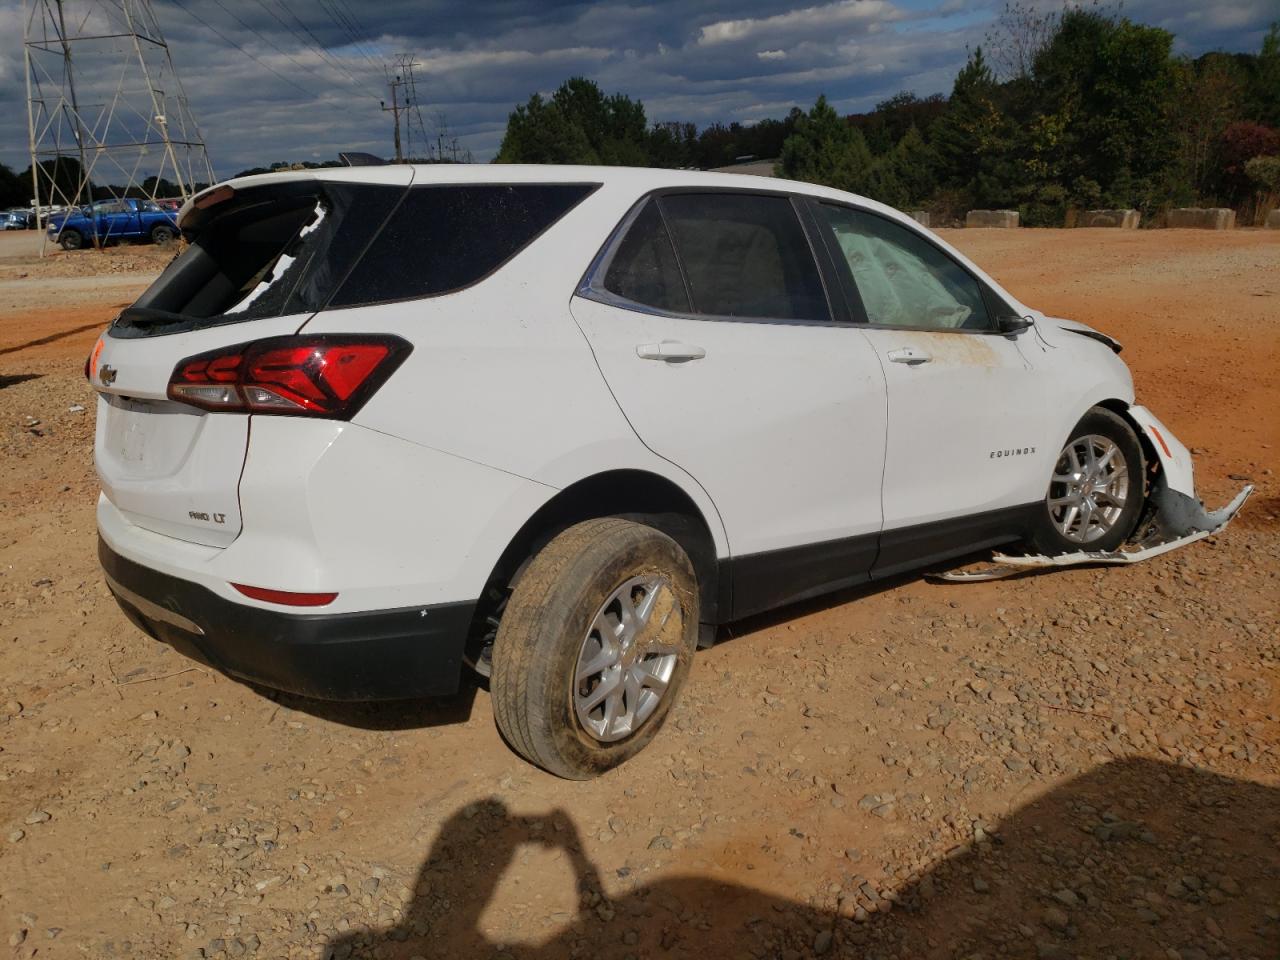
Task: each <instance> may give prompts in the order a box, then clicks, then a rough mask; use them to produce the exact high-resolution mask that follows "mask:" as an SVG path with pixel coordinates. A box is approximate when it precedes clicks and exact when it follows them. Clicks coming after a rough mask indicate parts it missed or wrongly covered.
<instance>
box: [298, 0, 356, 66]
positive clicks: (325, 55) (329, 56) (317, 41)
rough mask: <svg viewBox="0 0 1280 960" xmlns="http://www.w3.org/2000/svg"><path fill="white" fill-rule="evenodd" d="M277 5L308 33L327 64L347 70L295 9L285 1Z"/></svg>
mask: <svg viewBox="0 0 1280 960" xmlns="http://www.w3.org/2000/svg"><path fill="white" fill-rule="evenodd" d="M276 3H278V4H279V5H280V8H281V9H282V10H284V12H285V13H287V14H288V15H289V18H290V19H291V20H293V22H294V23H296V24H297V25H298V26H299V27H301V28H302V30H303V31H304V32H305V33H306V35H307V36H309V37H310V38H311V39H312V41H313V42H314V44H315V48H316V50H317V51H318V52H319V53H320V56H321V57H322V58H324V59H325V61H326V62H328V63H330V64H333V65H336V66H337V67H338V69H340V70H345V69H346V67H344V66H343V65H342V64H341V62H340V61H338V60H337V59H335V58H334V56H333V55H332V54H330V53H328V52H327V51H326V50H325V46H324V43H323V41H321V39H320V38H319V37H317V36H316V35H315V32H314V31H313V30H312V29H311V28H310V27H309V26H307V25H306V23H304V22H303V21H302V20H301V19H299V18H298V15H297V14H296V13H294V12H293V9H292V8H291V7H290V6H289V5H288V4H287V3H285V0H276ZM374 66H375V67H376V66H377V64H374ZM348 72H350V71H348Z"/></svg>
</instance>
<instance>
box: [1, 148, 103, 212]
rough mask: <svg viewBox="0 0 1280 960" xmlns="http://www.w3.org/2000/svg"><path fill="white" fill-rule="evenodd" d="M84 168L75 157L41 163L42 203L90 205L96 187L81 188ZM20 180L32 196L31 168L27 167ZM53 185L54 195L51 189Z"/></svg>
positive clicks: (54, 158) (55, 158) (86, 186)
mask: <svg viewBox="0 0 1280 960" xmlns="http://www.w3.org/2000/svg"><path fill="white" fill-rule="evenodd" d="M83 176H84V174H83V168H82V167H81V166H80V161H79V160H77V159H76V158H75V157H53V158H52V159H49V160H41V161H40V202H41V203H42V204H50V203H52V204H70V203H89V202H90V201H91V200H92V199H93V196H94V194H93V191H94V185H93V184H92V183H87V184H84V185H83V189H82V187H81V180H82V178H83ZM19 179H20V180H21V181H22V182H23V183H25V184H28V187H27V190H28V197H29V196H30V192H29V191H30V186H29V185H30V183H31V168H30V167H27V169H26V170H24V171H23V172H22V173H21V174H20V175H19ZM51 184H52V191H53V192H52V194H51V193H50V188H51Z"/></svg>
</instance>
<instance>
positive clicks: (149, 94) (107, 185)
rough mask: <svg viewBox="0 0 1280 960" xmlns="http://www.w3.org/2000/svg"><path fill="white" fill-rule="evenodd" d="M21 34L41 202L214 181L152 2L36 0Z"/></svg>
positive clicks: (181, 188)
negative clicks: (152, 7)
mask: <svg viewBox="0 0 1280 960" xmlns="http://www.w3.org/2000/svg"><path fill="white" fill-rule="evenodd" d="M23 42H24V53H25V59H26V69H27V134H28V141H29V145H30V151H31V176H32V189H33V191H34V197H35V202H36V205H37V207H41V208H43V207H48V206H72V205H76V204H83V203H88V202H90V201H92V200H95V199H102V198H104V196H105V197H122V196H126V195H127V196H133V197H145V198H148V199H152V200H155V199H159V198H164V197H177V198H180V199H183V200H185V199H187V198H188V197H190V196H191V194H192V193H193V192H194V191H195V189H196V188H197V187H198V186H200V185H202V184H208V183H212V182H213V181H214V176H213V168H212V167H211V166H210V164H209V155H208V151H207V150H206V149H205V145H204V140H203V139H202V137H201V136H200V130H199V128H197V126H196V123H195V119H194V117H192V115H191V109H190V107H189V106H188V105H187V97H186V93H185V92H184V91H183V89H182V83H181V81H180V80H179V79H178V73H177V70H176V69H175V68H174V65H173V57H172V56H171V55H170V52H169V47H168V45H167V44H166V43H165V40H164V36H163V34H162V33H161V31H160V25H159V23H157V21H156V16H155V12H154V11H153V10H152V9H151V3H150V0H65V2H64V0H28V2H27V4H26V26H25V29H24V33H23Z"/></svg>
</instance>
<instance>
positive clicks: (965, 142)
mask: <svg viewBox="0 0 1280 960" xmlns="http://www.w3.org/2000/svg"><path fill="white" fill-rule="evenodd" d="M1001 99H1002V98H1001V91H1000V87H999V85H998V84H997V83H996V81H995V77H994V76H993V75H992V73H991V68H990V67H989V66H988V65H987V62H986V59H985V58H984V57H983V54H982V48H981V47H978V48H976V49H975V50H974V51H973V53H972V54H970V56H969V60H968V62H967V63H966V64H965V65H964V67H962V68H961V70H960V72H959V73H958V74H957V75H956V80H955V84H954V85H953V86H952V89H951V98H950V100H948V101H947V109H946V112H944V113H943V114H942V116H941V117H939V118H938V122H937V123H936V124H935V125H934V127H933V138H932V146H933V148H934V150H935V151H936V152H937V157H938V161H937V163H938V166H937V169H938V178H939V181H940V184H941V185H942V186H945V187H950V188H952V189H953V190H956V191H958V192H959V193H960V195H961V196H962V198H965V199H967V200H968V202H969V203H971V204H974V205H977V206H999V205H1003V204H1004V203H1007V202H1008V200H1009V195H1010V192H1011V184H1010V181H1011V180H1013V179H1014V177H1013V175H1012V174H1013V150H1014V136H1015V132H1016V127H1015V125H1014V123H1013V121H1012V120H1011V119H1010V118H1009V117H1008V116H1006V115H1005V112H1004V110H1003V107H1002V104H1001Z"/></svg>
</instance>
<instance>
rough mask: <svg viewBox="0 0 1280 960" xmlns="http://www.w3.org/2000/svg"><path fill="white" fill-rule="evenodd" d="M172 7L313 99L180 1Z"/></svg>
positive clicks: (313, 94)
mask: <svg viewBox="0 0 1280 960" xmlns="http://www.w3.org/2000/svg"><path fill="white" fill-rule="evenodd" d="M173 5H174V6H175V7H177V8H178V9H179V10H181V11H182V12H183V13H185V14H186V15H187V16H189V17H190V18H191V19H192V20H194V21H196V23H198V24H200V25H201V26H203V27H205V28H206V29H208V30H212V31H213V32H214V33H216V34H217V35H218V36H219V37H221V38H222V39H223V40H225V41H226V42H227V43H229V44H231V45H232V46H233V47H235V48H236V49H237V50H239V51H240V52H241V53H243V54H244V55H245V56H246V57H248V58H249V59H250V60H252V61H253V62H254V63H256V64H258V65H259V66H260V67H263V68H265V69H266V70H269V71H271V72H272V73H274V74H275V75H276V76H277V77H279V78H280V79H281V80H283V81H284V82H285V83H287V84H289V86H291V87H293V88H294V89H295V90H297V91H299V92H301V93H304V94H306V95H307V96H308V97H313V96H315V91H314V90H308V89H306V88H305V87H303V86H301V85H299V84H297V83H294V82H293V81H292V80H290V79H289V78H288V77H286V76H285V75H284V74H283V73H281V72H280V71H279V70H277V69H276V68H275V67H273V66H271V64H269V63H266V62H265V61H263V60H261V59H259V58H258V57H256V56H254V55H253V54H252V53H250V52H249V51H248V50H246V49H245V48H244V47H242V46H240V44H238V43H236V42H235V41H234V40H232V39H231V38H230V37H228V36H227V35H226V34H225V33H223V32H222V31H221V30H219V29H218V28H217V27H215V26H214V25H213V24H211V23H209V22H208V21H207V20H205V19H204V18H203V17H200V16H199V15H198V14H195V13H192V12H191V10H189V9H188V8H187V6H186V4H184V3H183V2H182V0H173Z"/></svg>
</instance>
